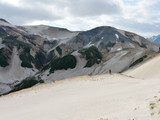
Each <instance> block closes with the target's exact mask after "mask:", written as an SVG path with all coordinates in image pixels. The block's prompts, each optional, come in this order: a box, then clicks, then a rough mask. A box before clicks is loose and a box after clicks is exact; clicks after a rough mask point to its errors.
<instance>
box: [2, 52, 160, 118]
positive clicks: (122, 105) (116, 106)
mask: <svg viewBox="0 0 160 120" xmlns="http://www.w3.org/2000/svg"><path fill="white" fill-rule="evenodd" d="M159 69H160V55H157V56H156V57H154V58H152V59H151V60H149V61H147V62H146V63H144V64H143V65H141V66H140V67H138V68H136V69H134V70H130V71H129V72H126V74H127V75H122V74H112V75H108V74H104V75H96V76H81V77H74V78H69V79H66V80H62V81H56V82H54V83H50V84H43V85H39V86H36V87H33V88H29V89H25V90H22V91H19V92H16V93H12V94H10V95H7V96H4V97H1V98H0V108H1V109H0V120H11V119H13V120H160V74H159ZM131 76H133V77H131Z"/></svg>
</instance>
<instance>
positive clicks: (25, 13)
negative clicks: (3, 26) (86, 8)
mask: <svg viewBox="0 0 160 120" xmlns="http://www.w3.org/2000/svg"><path fill="white" fill-rule="evenodd" d="M0 15H1V17H2V18H5V19H8V20H9V21H11V22H12V23H13V24H24V23H26V22H31V21H34V20H48V21H50V20H51V21H52V20H57V19H60V18H61V17H60V16H57V15H54V14H52V13H50V11H49V10H47V9H45V8H42V7H41V6H34V5H33V6H32V7H30V8H21V7H16V6H12V5H9V4H1V3H0Z"/></svg>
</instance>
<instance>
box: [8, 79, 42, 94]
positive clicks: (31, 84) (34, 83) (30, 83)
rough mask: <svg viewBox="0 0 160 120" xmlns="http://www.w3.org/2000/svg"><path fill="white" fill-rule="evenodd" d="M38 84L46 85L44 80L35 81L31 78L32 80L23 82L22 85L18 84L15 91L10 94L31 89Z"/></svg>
mask: <svg viewBox="0 0 160 120" xmlns="http://www.w3.org/2000/svg"><path fill="white" fill-rule="evenodd" d="M38 83H44V81H43V80H40V81H38V80H35V79H34V78H30V79H25V80H23V81H22V82H21V83H19V84H17V85H16V86H15V87H14V89H13V90H12V91H10V92H15V91H19V90H22V89H25V88H30V87H32V86H34V85H36V84H38Z"/></svg>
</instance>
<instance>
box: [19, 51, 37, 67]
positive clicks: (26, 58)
mask: <svg viewBox="0 0 160 120" xmlns="http://www.w3.org/2000/svg"><path fill="white" fill-rule="evenodd" d="M19 58H20V59H21V61H22V63H21V66H22V67H27V68H33V66H32V64H31V62H32V61H33V59H34V58H33V57H32V56H31V55H30V49H28V48H24V50H23V52H22V53H21V54H20V56H19Z"/></svg>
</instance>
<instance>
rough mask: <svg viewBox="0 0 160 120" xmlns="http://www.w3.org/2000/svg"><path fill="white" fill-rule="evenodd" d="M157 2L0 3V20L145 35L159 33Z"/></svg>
mask: <svg viewBox="0 0 160 120" xmlns="http://www.w3.org/2000/svg"><path fill="white" fill-rule="evenodd" d="M5 1H9V0H5ZM131 1H132V2H131ZM157 1H158V0H155V1H151V0H136V2H135V1H133V0H20V6H14V5H12V4H7V3H1V1H0V17H2V18H4V19H6V20H8V21H9V22H11V23H13V24H16V25H23V24H26V23H27V24H28V23H33V22H36V21H47V23H49V24H50V25H57V26H61V27H63V26H65V27H67V28H69V29H70V28H71V30H72V29H73V30H76V29H78V30H79V29H81V30H86V29H90V28H91V27H96V26H99V25H101V26H102V25H105V26H106V25H111V26H114V27H118V28H121V29H126V30H129V31H133V32H136V33H138V34H143V35H145V34H148V33H153V34H154V33H158V32H160V27H159V26H160V22H159V20H160V17H159V16H160V8H159V4H156V3H157ZM83 28H84V29H83Z"/></svg>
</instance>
